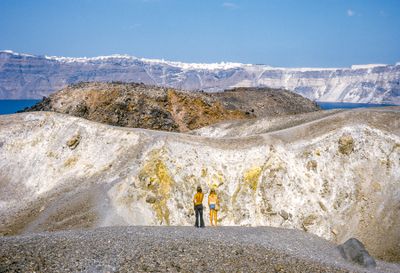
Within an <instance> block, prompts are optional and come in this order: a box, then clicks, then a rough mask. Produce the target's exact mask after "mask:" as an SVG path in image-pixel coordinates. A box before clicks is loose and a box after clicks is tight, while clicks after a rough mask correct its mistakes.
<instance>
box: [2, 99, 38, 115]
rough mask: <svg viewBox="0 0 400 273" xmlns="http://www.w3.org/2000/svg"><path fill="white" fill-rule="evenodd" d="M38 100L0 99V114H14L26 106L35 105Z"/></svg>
mask: <svg viewBox="0 0 400 273" xmlns="http://www.w3.org/2000/svg"><path fill="white" fill-rule="evenodd" d="M39 101H40V100H0V115H8V114H14V113H16V112H17V111H20V110H24V109H25V108H26V107H31V106H33V105H35V104H36V103H37V102H39Z"/></svg>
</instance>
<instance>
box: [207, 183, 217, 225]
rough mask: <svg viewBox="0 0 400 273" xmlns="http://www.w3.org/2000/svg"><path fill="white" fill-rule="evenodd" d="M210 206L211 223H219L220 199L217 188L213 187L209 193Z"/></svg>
mask: <svg viewBox="0 0 400 273" xmlns="http://www.w3.org/2000/svg"><path fill="white" fill-rule="evenodd" d="M208 207H209V208H210V225H211V226H216V225H217V212H218V208H219V200H218V196H217V193H216V192H215V189H211V191H210V194H209V195H208Z"/></svg>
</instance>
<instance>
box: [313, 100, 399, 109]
mask: <svg viewBox="0 0 400 273" xmlns="http://www.w3.org/2000/svg"><path fill="white" fill-rule="evenodd" d="M316 103H317V104H318V105H319V107H321V109H322V110H329V109H352V108H368V107H384V106H396V105H394V104H373V103H350V102H324V101H317V102H316Z"/></svg>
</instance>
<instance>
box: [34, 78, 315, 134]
mask: <svg viewBox="0 0 400 273" xmlns="http://www.w3.org/2000/svg"><path fill="white" fill-rule="evenodd" d="M318 109H319V108H318V107H317V106H316V105H315V104H314V103H313V102H311V101H310V100H308V99H305V98H303V97H301V96H300V95H297V94H294V93H291V92H288V91H285V90H273V89H268V88H264V89H246V88H239V89H234V90H229V91H225V92H221V93H211V94H210V93H203V92H195V93H193V92H185V91H181V90H176V89H172V88H161V87H156V86H146V85H143V84H124V83H81V84H77V85H73V86H70V87H67V88H65V89H63V90H61V91H59V92H57V93H54V94H52V95H50V97H48V98H46V99H44V100H43V101H42V102H40V103H38V104H37V105H35V106H33V107H32V108H31V109H29V111H39V110H44V111H54V112H59V113H65V114H70V115H73V116H77V117H83V118H86V119H89V120H93V121H97V122H102V123H107V124H110V125H116V126H123V127H136V128H145V129H153V130H163V131H178V132H186V131H190V130H194V129H198V128H201V127H204V126H208V125H211V124H215V123H218V122H221V121H227V120H241V119H250V118H255V117H257V116H269V117H274V116H277V115H288V114H297V113H305V112H311V111H316V110H318Z"/></svg>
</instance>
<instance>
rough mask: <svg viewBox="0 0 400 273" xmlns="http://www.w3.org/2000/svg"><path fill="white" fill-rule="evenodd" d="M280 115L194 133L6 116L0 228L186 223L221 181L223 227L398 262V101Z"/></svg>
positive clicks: (0, 137) (0, 151) (0, 152)
mask: <svg viewBox="0 0 400 273" xmlns="http://www.w3.org/2000/svg"><path fill="white" fill-rule="evenodd" d="M308 115H310V116H308ZM318 115H320V116H319V117H318ZM277 119H278V120H279V124H280V126H279V130H273V129H271V128H274V126H275V125H274V124H276V122H275V121H274V120H271V119H270V118H266V119H257V120H256V121H254V120H248V121H241V122H239V124H238V123H237V122H232V123H222V124H220V125H215V126H213V127H212V128H214V129H215V130H214V129H213V130H211V129H210V130H208V129H207V128H204V130H201V132H197V133H198V134H199V135H190V134H178V133H169V132H157V131H150V130H143V129H130V128H117V127H112V126H108V125H104V124H99V123H94V122H90V121H87V120H84V119H80V118H76V117H71V116H66V115H62V114H57V113H50V112H35V113H23V114H17V115H8V116H1V117H0V143H3V145H2V146H1V147H0V169H1V170H2V171H1V173H0V183H1V189H2V190H1V191H0V221H1V222H0V232H1V233H2V234H3V235H10V234H21V233H26V232H32V231H54V230H64V229H72V228H78V227H99V226H115V225H184V226H192V225H193V207H192V197H193V194H194V191H195V188H196V187H197V185H201V186H202V187H203V189H204V191H205V193H206V197H207V194H208V191H209V189H210V188H211V187H216V188H217V192H218V194H219V197H220V201H221V210H220V212H219V221H220V222H219V224H220V225H224V226H226V225H241V226H274V227H284V228H295V229H300V230H305V231H307V232H309V233H313V234H316V235H318V236H321V237H324V238H326V239H328V240H330V241H332V242H336V243H342V242H344V241H346V240H347V239H348V238H350V237H356V238H359V239H360V240H361V241H362V242H363V243H364V244H365V246H366V247H367V249H368V250H369V252H370V253H371V255H373V256H374V257H377V258H383V259H386V260H391V261H399V260H400V258H399V257H400V253H399V249H400V248H399V243H400V230H399V228H400V222H399V221H400V210H399V208H398V206H399V202H400V200H399V196H400V192H399V191H400V185H399V183H400V165H399V164H400V109H399V108H396V107H395V108H384V109H379V110H378V109H377V110H375V109H362V110H352V111H333V112H328V113H326V112H317V113H315V112H313V113H310V114H302V115H301V116H300V117H298V118H294V117H293V116H288V117H287V118H286V119H283V118H282V117H279V118H277ZM271 124H272V127H271ZM294 125H295V126H294ZM237 126H238V127H239V128H247V130H237ZM282 126H283V127H282ZM207 132H211V133H210V134H209V135H207ZM212 132H218V136H217V137H211V135H212ZM232 132H235V134H234V137H230V136H229V135H230V134H231V133H232ZM77 135H79V136H80V141H79V145H77V146H76V148H75V149H73V150H72V149H70V148H69V147H68V145H67V142H68V141H69V140H70V139H72V138H73V137H74V136H77ZM343 135H351V136H352V139H353V148H354V149H353V151H352V152H351V153H349V154H342V153H340V152H338V151H339V145H340V144H339V143H340V138H341V137H342V136H343ZM226 136H229V137H226ZM308 162H313V163H308ZM315 163H316V164H315ZM207 214H208V213H207V210H206V211H205V217H206V221H207V220H208V215H207Z"/></svg>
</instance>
